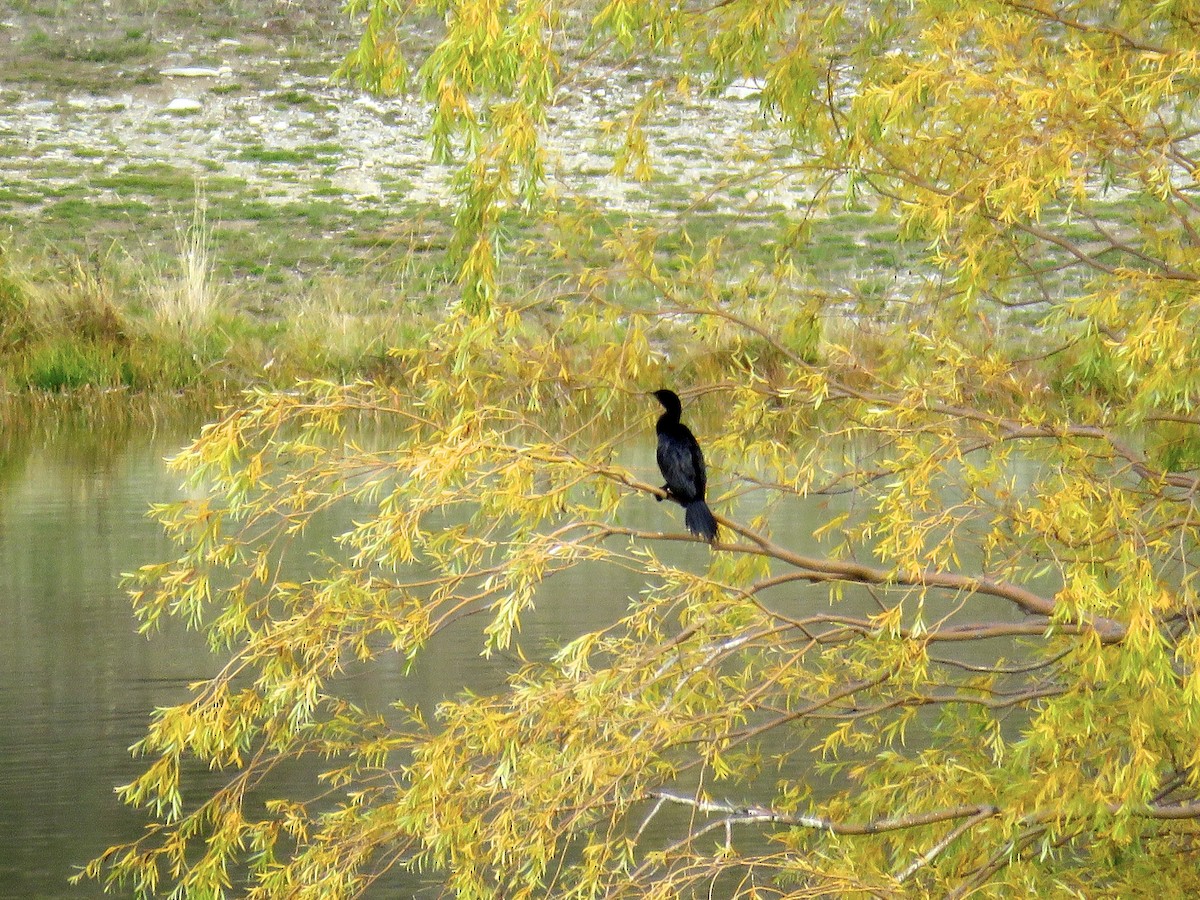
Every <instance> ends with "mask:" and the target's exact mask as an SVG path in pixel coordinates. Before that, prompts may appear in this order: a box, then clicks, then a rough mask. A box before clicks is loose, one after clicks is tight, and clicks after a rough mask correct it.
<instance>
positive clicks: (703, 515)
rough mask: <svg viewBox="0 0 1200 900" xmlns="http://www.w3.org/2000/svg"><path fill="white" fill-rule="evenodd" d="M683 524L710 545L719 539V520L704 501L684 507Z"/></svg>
mask: <svg viewBox="0 0 1200 900" xmlns="http://www.w3.org/2000/svg"><path fill="white" fill-rule="evenodd" d="M683 522H684V524H685V525H687V530H688V531H690V532H691V533H692V534H694V535H697V536H699V537H702V538H704V539H705V540H706V541H708V542H709V543H710V544H711V543H712V542H713V541H715V540H716V539H717V520H716V519H714V518H713V514H712V510H710V509H709V508H708V504H707V503H705V502H704V501H703V500H693V501H692V502H691V503H689V504H687V505H686V506H685V507H684V512H683Z"/></svg>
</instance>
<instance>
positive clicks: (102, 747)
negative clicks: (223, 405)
mask: <svg viewBox="0 0 1200 900" xmlns="http://www.w3.org/2000/svg"><path fill="white" fill-rule="evenodd" d="M196 427H197V426H195V425H193V426H190V427H185V426H180V425H176V426H169V427H166V428H163V429H159V430H154V429H146V428H138V427H131V426H126V427H119V428H114V429H109V428H106V427H104V426H99V427H97V426H96V425H95V423H91V424H87V423H85V424H82V425H78V426H65V425H56V426H51V427H48V428H42V429H40V428H31V429H30V430H29V431H30V433H29V434H27V435H24V436H22V435H16V434H13V433H11V432H10V433H9V434H7V435H0V622H3V623H4V627H3V629H2V630H0V686H2V688H3V689H2V690H0V898H14V900H15V898H21V900H28V898H41V897H98V896H102V890H101V887H100V886H99V885H97V884H94V883H87V884H84V885H81V886H79V887H72V886H71V885H69V884H68V883H67V878H68V877H69V876H70V875H71V874H72V873H73V872H74V871H76V869H77V867H79V866H81V865H83V864H84V863H85V862H87V861H88V860H89V859H90V858H92V857H93V856H95V855H96V854H98V853H100V852H102V851H103V850H104V849H105V848H106V847H108V846H110V845H112V844H114V843H118V842H121V841H123V840H129V839H131V838H135V837H136V836H137V835H138V834H139V833H140V831H141V830H142V827H143V826H144V824H145V819H144V818H143V816H142V815H141V814H140V813H139V812H137V811H135V810H131V809H129V808H127V807H125V806H124V805H123V804H121V803H120V802H119V801H118V799H117V797H116V796H115V794H114V791H113V788H114V787H115V786H116V785H120V784H124V783H126V782H128V781H130V780H131V779H132V778H133V777H135V776H136V775H137V774H138V773H139V772H140V771H141V769H142V767H143V764H142V763H139V762H138V761H137V760H135V759H133V758H132V757H131V755H130V753H129V750H128V748H129V747H130V746H131V745H132V744H133V743H135V742H136V741H137V740H139V739H140V738H141V737H142V736H143V734H144V732H145V728H146V724H147V722H148V720H149V715H150V713H151V711H152V710H153V709H154V708H155V707H156V706H164V705H168V704H172V703H176V702H179V701H180V700H181V699H183V698H184V697H185V696H186V695H187V685H188V684H189V683H190V682H193V681H196V680H198V679H201V678H204V677H207V676H208V675H210V674H212V672H213V671H215V669H216V668H217V661H216V660H215V658H214V657H213V656H212V655H210V653H209V652H208V649H207V646H206V645H205V643H204V641H203V639H202V638H201V637H200V636H199V635H197V634H195V633H189V632H187V631H186V630H184V629H183V628H182V627H181V626H180V625H179V624H178V623H175V622H168V623H167V625H166V626H165V627H164V629H163V630H162V631H160V632H158V633H156V634H154V635H152V636H151V637H146V636H142V635H139V634H137V631H136V628H137V622H136V620H135V618H134V616H133V613H132V610H131V607H130V603H129V599H128V597H127V595H126V594H125V592H124V591H123V590H122V589H121V586H120V575H121V573H122V572H129V571H131V570H133V569H134V568H136V567H137V566H139V565H141V564H144V563H147V562H153V561H158V560H161V559H165V558H167V557H168V555H170V554H171V553H172V550H173V545H172V544H171V543H170V542H169V541H168V540H167V539H166V538H165V537H164V536H163V534H162V532H161V530H160V529H159V527H158V525H157V524H155V523H154V522H153V521H151V520H150V519H149V518H148V517H147V511H148V509H149V506H150V504H152V503H156V502H164V501H169V500H172V499H176V498H178V497H180V496H181V490H180V480H181V479H180V477H179V476H178V475H177V474H174V473H171V472H168V471H167V468H166V464H165V458H166V457H167V456H169V455H170V454H171V453H173V452H175V451H176V450H178V449H179V448H180V447H181V446H183V445H184V444H185V443H186V442H187V440H188V437H189V435H190V434H191V432H192V431H193V430H194V429H195V428H196ZM651 440H652V435H651V437H650V438H649V439H648V441H647V448H646V459H645V462H646V463H647V465H650V466H652V465H653V461H652V460H653V457H652V453H653V447H652V445H651V444H650V441H651ZM646 474H647V476H649V474H650V473H649V471H647V472H646ZM646 507H647V508H646V510H645V511H644V513H645V522H644V523H640V524H645V525H646V526H647V527H654V528H660V527H669V525H670V520H669V519H668V518H667V517H668V516H669V515H670V514H671V513H672V512H678V509H677V508H675V507H669V506H666V505H661V506H660V505H659V504H654V503H648V504H646ZM673 552H674V553H675V554H676V555H679V554H682V555H680V556H679V558H680V560H681V561H683V560H686V559H688V558H689V557H690V556H694V557H695V560H694V562H695V564H696V566H697V567H700V566H702V565H703V562H704V555H705V554H706V553H707V552H708V551H707V549H706V548H702V547H695V546H682V547H680V548H678V550H673ZM642 587H644V585H639V584H637V583H636V582H635V581H633V580H631V576H630V575H629V574H628V573H621V574H618V573H611V577H610V578H608V579H607V580H605V581H604V582H602V583H597V580H596V577H595V573H594V572H591V573H585V572H582V571H578V570H576V571H570V572H566V573H563V574H562V575H560V576H557V577H556V578H555V579H553V580H552V581H551V582H550V584H549V588H550V589H548V590H547V591H545V592H544V594H543V595H541V596H539V600H538V607H537V613H536V615H534V616H533V617H532V618H531V619H530V620H529V621H528V622H526V623H525V625H524V628H523V632H522V645H523V646H524V647H527V648H530V649H532V650H533V651H534V652H536V651H537V650H538V648H549V647H550V646H551V645H553V644H555V643H557V642H559V641H560V640H563V639H564V638H570V637H574V636H576V635H578V634H580V633H582V632H583V631H585V630H587V629H589V628H592V627H599V626H600V625H602V624H605V623H607V622H611V621H612V619H613V618H614V617H616V616H618V615H620V613H621V612H622V611H623V610H624V609H625V608H626V606H627V604H628V602H629V597H630V596H631V595H635V594H636V593H637V592H638V590H640V589H641V588H642ZM482 624H483V622H482V620H481V621H480V627H482ZM480 647H481V637H480V634H479V629H472V628H461V629H457V630H452V631H451V632H450V633H449V634H447V635H442V636H439V638H438V639H437V641H436V642H435V645H434V646H432V647H431V648H429V651H428V652H427V653H426V655H425V656H424V657H423V659H422V660H421V661H420V663H419V664H418V665H417V666H416V668H415V670H414V671H413V672H411V673H410V675H408V676H407V677H406V676H403V675H402V674H401V663H400V661H399V660H398V659H392V660H388V659H383V660H380V661H378V663H377V664H373V665H372V666H371V667H370V669H369V670H366V671H362V672H359V673H358V674H356V675H353V676H351V677H350V678H349V679H348V682H349V683H348V684H347V683H343V684H342V685H341V688H342V690H343V692H344V693H345V694H346V695H347V696H349V697H350V698H351V699H353V700H355V701H356V702H360V703H364V704H366V705H368V706H371V707H374V708H376V709H380V710H383V709H386V708H387V706H388V704H389V703H391V702H393V701H394V700H396V699H397V698H399V697H403V698H404V699H405V700H407V701H409V702H417V703H419V704H420V705H421V706H422V707H423V709H424V710H425V711H426V712H432V709H433V706H434V705H435V704H436V703H437V702H438V701H439V700H441V699H443V698H444V697H446V696H449V695H453V694H455V693H457V692H458V691H459V690H460V689H461V688H463V687H470V688H473V689H476V690H487V689H494V688H495V687H496V686H497V685H499V684H500V683H501V682H502V680H503V678H504V676H505V674H507V672H509V671H510V670H511V669H512V668H513V666H514V663H513V661H512V660H511V659H505V658H494V659H492V660H485V659H483V658H481V657H480V655H479V651H480ZM319 767H320V766H319V763H314V771H316V770H317V769H318V768H319ZM311 774H312V773H310V772H296V773H294V775H295V777H297V778H298V779H300V781H301V782H304V783H306V782H307V779H308V776H310V775H311ZM216 777H219V776H209V775H208V773H206V772H200V773H195V777H194V778H193V780H192V782H191V783H192V784H193V785H196V786H197V787H199V785H197V781H198V782H200V783H201V784H203V783H204V782H206V781H208V780H209V778H214V779H215V778H216ZM275 787H277V788H278V787H280V785H278V784H277V785H275ZM411 877H412V876H406V875H403V874H398V875H397V876H396V877H395V878H394V879H393V880H392V881H391V883H390V884H388V885H384V886H379V887H377V888H376V889H375V890H373V891H372V892H371V896H373V897H375V896H397V895H399V896H409V895H410V894H411V893H412V891H413V890H414V889H416V888H418V887H419V885H418V884H414V883H413V882H412V880H411ZM427 877H428V876H426V878H427ZM425 883H426V884H428V881H426V882H425Z"/></svg>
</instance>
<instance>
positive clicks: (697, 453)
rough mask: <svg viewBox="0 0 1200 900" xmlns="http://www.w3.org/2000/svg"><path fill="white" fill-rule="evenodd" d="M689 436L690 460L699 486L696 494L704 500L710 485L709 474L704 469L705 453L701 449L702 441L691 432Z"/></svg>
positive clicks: (694, 482)
mask: <svg viewBox="0 0 1200 900" xmlns="http://www.w3.org/2000/svg"><path fill="white" fill-rule="evenodd" d="M688 437H690V438H691V440H690V441H689V442H688V443H689V444H690V445H691V448H690V449H691V451H692V452H691V454H690V456H691V459H690V462H691V465H692V468H693V469H694V470H695V473H696V474H695V476H694V481H693V484H695V485H696V487H697V488H698V490H697V491H696V496H697V497H699V498H700V499H701V500H703V499H704V496H705V489H706V488H707V487H708V475H707V473H706V472H705V470H704V453H703V452H702V451H701V450H700V443H699V442H698V441H697V440H696V438H695V437H694V436H693V435H692V433H691V432H688Z"/></svg>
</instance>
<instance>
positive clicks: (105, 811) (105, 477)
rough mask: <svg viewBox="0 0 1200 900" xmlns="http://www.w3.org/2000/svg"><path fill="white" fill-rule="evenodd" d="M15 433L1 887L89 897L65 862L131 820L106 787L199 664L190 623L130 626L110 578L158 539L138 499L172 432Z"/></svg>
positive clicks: (161, 484) (2, 699)
mask: <svg viewBox="0 0 1200 900" xmlns="http://www.w3.org/2000/svg"><path fill="white" fill-rule="evenodd" d="M23 434H24V438H23V440H15V439H14V438H13V436H12V434H11V433H10V434H9V435H7V436H6V438H7V439H6V441H5V443H6V445H7V446H6V447H5V448H4V449H5V451H6V452H5V453H4V456H3V464H2V468H0V621H2V622H3V623H4V628H3V630H2V631H0V683H2V684H3V690H2V691H0V895H3V896H4V897H13V898H16V897H42V896H63V895H67V894H68V892H70V894H71V895H73V896H86V895H88V893H89V891H88V889H86V888H85V889H80V890H74V891H72V890H71V889H70V887H69V885H67V884H66V878H67V876H68V875H70V874H71V872H72V870H73V869H72V867H73V866H78V865H80V864H82V863H83V862H85V861H86V860H87V859H88V858H89V857H90V856H92V855H94V854H95V853H97V852H99V851H101V850H103V849H104V848H105V847H106V846H108V845H109V844H111V843H114V842H115V840H116V839H117V838H119V837H122V836H126V837H128V836H134V835H136V834H137V832H138V831H139V830H140V828H141V820H140V818H139V817H138V816H137V815H136V814H135V813H133V812H132V811H130V810H127V809H125V808H124V807H122V806H121V805H120V804H119V803H118V802H117V799H116V797H115V796H114V795H113V786H114V785H116V784H120V783H122V782H125V781H128V780H129V779H130V778H131V777H132V775H133V774H134V773H135V771H136V769H137V765H136V763H135V762H134V761H133V760H132V759H131V758H130V756H129V753H128V752H127V749H126V748H128V747H129V745H130V744H132V743H133V742H134V741H135V740H137V739H138V738H139V737H140V736H141V733H142V732H143V731H144V729H145V725H146V721H147V715H148V713H149V711H150V710H151V709H152V708H153V707H154V705H155V704H160V705H161V704H163V703H165V702H170V701H171V700H172V699H177V698H179V697H181V696H183V694H184V692H185V690H186V684H187V682H188V681H189V680H191V679H194V678H195V677H197V676H198V675H203V674H204V673H205V672H206V671H207V669H208V668H209V666H210V662H209V660H208V658H207V654H206V652H205V650H204V647H203V644H202V642H201V641H200V640H199V639H198V638H197V636H196V635H188V634H184V633H171V634H168V635H166V636H165V638H164V639H162V640H155V641H150V642H148V641H147V640H146V639H145V638H144V637H140V636H138V635H137V634H136V633H135V630H134V629H135V623H134V619H133V616H132V613H131V611H130V607H129V602H128V600H127V598H126V597H125V596H124V594H123V593H122V592H121V590H120V589H119V587H118V585H117V578H118V576H119V573H120V572H122V571H128V570H129V569H130V568H131V567H133V566H135V565H137V564H138V563H140V562H144V561H146V560H148V559H153V558H155V557H157V556H161V555H162V554H164V553H166V552H167V550H168V545H167V542H166V541H165V539H164V538H163V537H162V535H161V532H160V530H159V529H158V527H157V526H156V525H155V524H154V523H153V522H151V521H149V520H148V519H147V518H146V508H147V505H148V504H149V503H150V502H151V501H154V500H162V499H165V498H170V497H172V496H173V495H174V493H175V482H177V481H178V479H177V478H175V477H173V476H169V475H168V474H167V473H166V471H165V470H164V466H163V464H162V457H163V456H164V454H166V453H168V452H170V450H171V449H173V448H175V447H177V446H178V445H179V444H180V443H181V438H182V435H181V434H180V433H173V434H166V435H162V434H160V435H155V434H153V433H147V432H146V431H141V432H139V433H138V438H137V440H136V441H131V440H130V439H129V438H130V435H129V434H127V435H125V438H124V439H122V438H121V436H120V435H112V434H101V433H99V432H97V431H96V430H93V429H87V428H83V429H67V430H60V431H56V432H52V433H50V434H37V433H35V431H34V430H33V429H29V430H25V431H24V432H23ZM91 893H92V894H96V893H99V892H98V890H96V889H95V888H93V889H92V890H91Z"/></svg>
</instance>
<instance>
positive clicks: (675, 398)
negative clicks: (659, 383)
mask: <svg viewBox="0 0 1200 900" xmlns="http://www.w3.org/2000/svg"><path fill="white" fill-rule="evenodd" d="M654 396H655V398H656V399H657V400H658V402H659V403H661V404H662V405H663V409H665V410H666V411H667V412H674V413H679V412H682V411H683V403H682V402H680V400H679V395H678V394H676V393H675V392H674V391H668V390H667V389H666V388H659V389H658V390H657V391H654Z"/></svg>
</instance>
